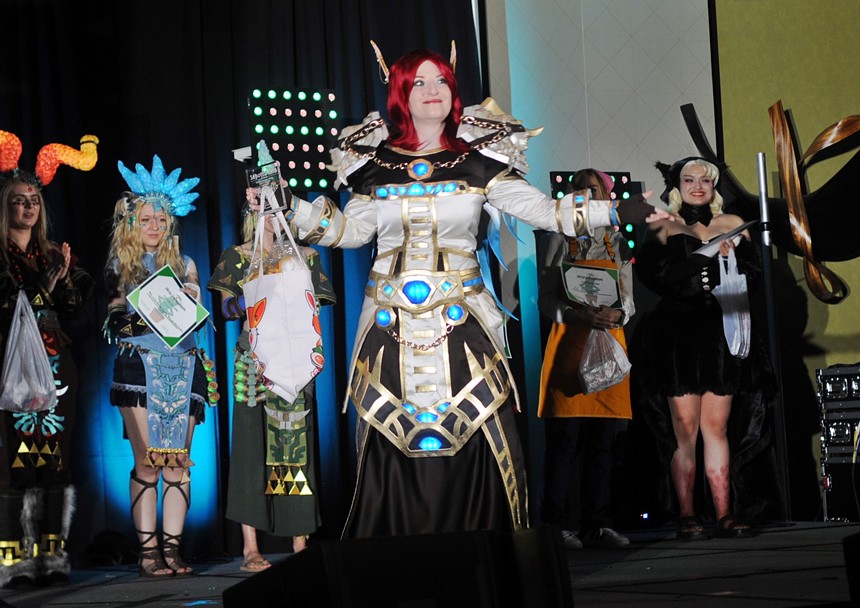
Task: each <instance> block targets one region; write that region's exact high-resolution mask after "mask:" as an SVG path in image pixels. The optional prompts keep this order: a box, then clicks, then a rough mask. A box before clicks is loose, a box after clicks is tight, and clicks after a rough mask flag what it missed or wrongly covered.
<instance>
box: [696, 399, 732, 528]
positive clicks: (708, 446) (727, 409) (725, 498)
mask: <svg viewBox="0 0 860 608" xmlns="http://www.w3.org/2000/svg"><path fill="white" fill-rule="evenodd" d="M731 410H732V396H731V395H714V394H713V393H705V394H704V395H702V421H701V426H702V440H703V443H704V447H705V472H706V475H707V477H708V485H709V486H710V488H711V495H712V496H713V498H714V511H715V513H716V517H717V521H719V520H720V519H722V518H723V517H725V516H726V515H728V514H729V513H731V497H730V494H731V489H730V488H731V479H730V473H729V440H728V437H727V436H726V426H727V425H728V421H729V414H730V413H731Z"/></svg>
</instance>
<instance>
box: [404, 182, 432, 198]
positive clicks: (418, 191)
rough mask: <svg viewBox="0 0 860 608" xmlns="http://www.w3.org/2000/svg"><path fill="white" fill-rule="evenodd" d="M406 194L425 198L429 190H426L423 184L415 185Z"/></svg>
mask: <svg viewBox="0 0 860 608" xmlns="http://www.w3.org/2000/svg"><path fill="white" fill-rule="evenodd" d="M406 194H408V195H409V196H424V195H425V194H427V190H425V189H424V186H423V185H422V184H418V183H415V184H412V185H411V186H409V190H407V191H406Z"/></svg>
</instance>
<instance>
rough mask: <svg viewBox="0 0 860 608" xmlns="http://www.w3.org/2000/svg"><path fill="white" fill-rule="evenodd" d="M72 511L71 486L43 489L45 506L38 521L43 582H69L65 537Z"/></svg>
mask: <svg viewBox="0 0 860 608" xmlns="http://www.w3.org/2000/svg"><path fill="white" fill-rule="evenodd" d="M74 513H75V488H74V486H71V485H69V486H65V487H64V486H55V487H52V488H48V489H47V490H45V508H44V510H43V511H42V519H41V520H40V522H39V530H40V532H41V536H40V540H39V555H38V557H37V560H38V562H39V573H38V574H39V579H40V582H41V583H42V584H45V585H66V584H68V583H69V573H70V572H71V563H70V562H69V554H68V553H67V552H66V539H67V538H68V535H69V529H70V528H71V525H72V516H73V515H74Z"/></svg>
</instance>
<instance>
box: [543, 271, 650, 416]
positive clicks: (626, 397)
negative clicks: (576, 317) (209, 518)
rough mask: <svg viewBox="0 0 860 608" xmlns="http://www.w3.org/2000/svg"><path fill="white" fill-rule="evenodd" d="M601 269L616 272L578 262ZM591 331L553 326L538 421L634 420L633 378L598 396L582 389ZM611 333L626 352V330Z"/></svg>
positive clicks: (627, 378)
mask: <svg viewBox="0 0 860 608" xmlns="http://www.w3.org/2000/svg"><path fill="white" fill-rule="evenodd" d="M576 263H577V264H588V265H590V266H598V267H601V268H617V266H616V265H615V262H614V261H612V260H577V261H576ZM590 331H591V328H590V327H586V326H585V325H584V324H577V325H566V324H564V323H553V325H552V330H551V331H550V334H549V339H548V340H547V343H546V350H545V351H544V358H543V366H542V368H541V379H540V380H541V382H540V401H539V402H538V417H539V418H571V417H579V416H582V417H596V418H625V419H630V418H632V417H633V414H632V410H631V408H630V375H629V374H628V375H627V376H626V377H625V378H624V380H622V381H621V382H619V383H618V384H615V385H613V386H610V387H609V388H607V389H604V390H602V391H599V392H597V393H590V394H588V395H584V394H583V393H582V389H581V388H580V386H579V362H580V360H581V359H582V353H583V351H584V349H585V341H586V339H587V338H588V334H589V332H590ZM609 333H610V334H612V336H613V337H614V338H615V339H616V340H618V342H619V343H620V344H621V346H622V347H624V351H625V352H626V351H627V340H626V339H625V338H624V329H623V328H621V327H619V328H618V329H610V330H609Z"/></svg>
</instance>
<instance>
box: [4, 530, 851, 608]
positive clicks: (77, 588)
mask: <svg viewBox="0 0 860 608" xmlns="http://www.w3.org/2000/svg"><path fill="white" fill-rule="evenodd" d="M858 533H860V524H856V523H852V524H848V523H786V524H781V525H778V526H772V527H768V528H765V529H763V530H761V533H760V534H759V535H757V536H756V537H754V538H747V539H733V540H716V539H711V540H707V541H698V542H680V541H677V540H675V539H674V532H673V530H670V529H659V530H649V531H633V532H629V533H628V535H629V536H630V538H631V541H632V544H631V546H630V547H629V548H626V549H614V550H608V549H603V550H600V549H588V548H586V549H581V550H578V551H569V552H567V557H568V564H569V568H570V577H571V583H572V587H573V599H574V604H575V606H577V608H588V607H591V606H625V607H626V606H636V607H637V608H658V607H665V606H695V607H697V608H698V607H701V608H724V607H730V606H732V607H733V606H740V607H747V606H748V607H765V608H778V607H788V606H822V605H823V606H840V607H841V606H850V605H852V604H850V602H849V597H850V596H849V587H848V585H849V583H848V581H849V579H848V572H847V569H846V565H845V554H844V552H843V543H842V541H843V539H844V538H845V537H847V536H853V535H856V534H858ZM269 558H270V559H271V560H272V561H273V562H277V561H279V560H289V559H291V558H292V557H291V556H290V555H289V554H287V555H275V556H269ZM194 566H195V569H196V572H197V574H196V575H195V576H193V577H183V578H174V579H169V580H157V581H156V580H147V579H141V578H138V576H137V574H136V571H135V569H134V568H133V567H131V566H121V567H113V568H100V569H96V570H75V571H73V572H72V577H71V578H72V583H71V585H68V586H65V587H61V588H43V589H15V590H0V600H2V601H3V602H6V604H0V606H14V607H15V608H32V607H36V606H45V607H52V608H94V607H102V608H131V607H135V608H136V607H139V606H164V607H168V606H170V607H196V606H222V605H223V602H222V593H223V592H224V590H225V589H227V588H229V587H231V586H233V585H235V584H237V583H239V582H240V581H242V580H244V579H246V578H248V577H249V576H252V575H250V574H246V573H244V572H240V571H239V566H240V560H239V559H238V558H236V559H233V560H231V561H224V562H221V563H203V564H195V565H194ZM303 583H304V584H307V581H292V582H291V584H296V585H301V584H303ZM858 603H860V602H858ZM283 605H284V606H289V601H288V599H287V598H285V601H284V603H283ZM424 605H425V604H422V606H424Z"/></svg>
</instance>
